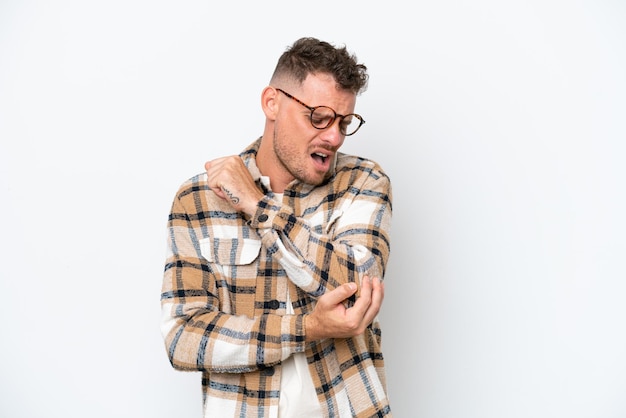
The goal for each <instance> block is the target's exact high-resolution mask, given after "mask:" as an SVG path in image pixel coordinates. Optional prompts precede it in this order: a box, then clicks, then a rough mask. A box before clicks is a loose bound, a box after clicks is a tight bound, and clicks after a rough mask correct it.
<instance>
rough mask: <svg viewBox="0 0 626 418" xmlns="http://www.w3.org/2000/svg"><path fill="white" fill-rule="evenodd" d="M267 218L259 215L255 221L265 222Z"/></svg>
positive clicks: (264, 215)
mask: <svg viewBox="0 0 626 418" xmlns="http://www.w3.org/2000/svg"><path fill="white" fill-rule="evenodd" d="M268 218H269V216H267V215H266V214H262V215H259V217H258V218H257V220H258V221H259V222H265V221H267V219H268Z"/></svg>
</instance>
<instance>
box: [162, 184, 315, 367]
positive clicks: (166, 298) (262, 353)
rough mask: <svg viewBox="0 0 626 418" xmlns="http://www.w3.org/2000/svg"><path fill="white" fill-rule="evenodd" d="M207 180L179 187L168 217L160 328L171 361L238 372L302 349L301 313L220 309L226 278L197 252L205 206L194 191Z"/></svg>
mask: <svg viewBox="0 0 626 418" xmlns="http://www.w3.org/2000/svg"><path fill="white" fill-rule="evenodd" d="M205 184H206V183H205V182H202V181H197V182H195V183H193V184H190V185H189V184H188V185H187V186H183V187H182V188H181V190H179V193H178V194H177V196H176V198H175V199H174V202H173V204H172V208H171V212H170V215H169V220H168V228H167V234H168V235H167V257H166V263H165V271H164V275H163V283H162V293H161V309H162V320H161V333H162V335H163V338H164V342H165V348H166V350H167V354H168V357H169V360H170V362H171V364H172V366H173V367H174V368H176V369H179V370H200V371H209V372H228V373H242V372H249V371H254V370H259V369H262V368H265V367H269V366H272V365H274V364H277V363H279V362H280V361H282V360H284V359H286V358H287V357H288V356H289V355H291V354H292V353H294V352H301V351H304V348H305V343H304V322H303V321H304V319H303V316H302V315H276V314H271V313H270V314H265V313H264V314H261V315H256V314H250V315H245V314H238V315H234V314H229V313H227V312H228V309H225V308H224V306H225V304H228V303H229V302H228V293H227V292H228V291H227V290H225V289H224V288H223V287H224V286H223V284H224V283H226V281H225V280H223V277H220V274H219V272H217V271H214V269H212V268H211V266H210V264H209V263H208V262H207V260H206V259H205V258H204V257H202V255H201V252H200V244H199V240H200V237H201V235H202V228H203V224H202V221H201V220H202V219H203V218H204V217H205V216H206V215H207V214H208V213H209V211H208V210H207V209H208V208H206V207H204V206H205V205H206V202H205V201H203V200H202V199H199V198H198V193H199V192H200V193H202V190H200V189H202V188H203V187H204V188H206V186H205ZM199 190H200V191H199ZM225 292H226V293H225Z"/></svg>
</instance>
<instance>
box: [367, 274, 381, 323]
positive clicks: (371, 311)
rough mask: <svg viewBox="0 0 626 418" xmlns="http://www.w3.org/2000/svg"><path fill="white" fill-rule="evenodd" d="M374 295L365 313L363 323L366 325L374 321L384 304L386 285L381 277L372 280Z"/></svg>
mask: <svg viewBox="0 0 626 418" xmlns="http://www.w3.org/2000/svg"><path fill="white" fill-rule="evenodd" d="M372 284H373V286H372V297H371V303H370V304H369V306H368V307H367V311H366V312H365V314H364V315H363V323H364V324H365V326H368V325H369V324H371V323H372V321H373V320H374V319H375V318H376V315H378V312H379V311H380V308H381V306H382V304H383V299H384V298H385V286H384V284H383V282H382V281H381V280H380V279H379V278H377V277H376V278H374V279H373V280H372Z"/></svg>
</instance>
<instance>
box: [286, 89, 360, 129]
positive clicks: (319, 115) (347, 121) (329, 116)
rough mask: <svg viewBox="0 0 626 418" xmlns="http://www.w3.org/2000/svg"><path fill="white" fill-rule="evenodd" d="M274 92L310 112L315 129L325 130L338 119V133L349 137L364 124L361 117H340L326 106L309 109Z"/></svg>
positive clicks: (307, 106) (310, 118) (354, 114)
mask: <svg viewBox="0 0 626 418" xmlns="http://www.w3.org/2000/svg"><path fill="white" fill-rule="evenodd" d="M276 90H278V91H279V92H281V93H283V94H284V95H285V96H287V97H289V98H290V99H292V100H295V101H296V102H298V103H300V104H301V105H302V106H304V107H306V108H307V109H309V110H310V111H311V115H310V116H309V120H310V121H311V125H313V127H314V128H315V129H326V128H328V127H329V126H330V125H332V124H333V123H334V122H335V119H337V118H339V132H341V134H342V135H345V136H350V135H354V134H355V133H356V131H358V130H359V128H360V127H361V125H363V124H364V123H365V120H364V119H363V118H362V117H361V115H357V114H356V113H350V114H349V115H340V114H338V113H337V112H335V111H334V110H333V109H332V108H330V107H328V106H315V107H311V106H309V105H307V104H305V103H303V102H302V101H300V100H298V99H296V98H295V97H293V96H292V95H291V94H289V93H287V92H286V91H284V90H282V89H279V88H277V89H276Z"/></svg>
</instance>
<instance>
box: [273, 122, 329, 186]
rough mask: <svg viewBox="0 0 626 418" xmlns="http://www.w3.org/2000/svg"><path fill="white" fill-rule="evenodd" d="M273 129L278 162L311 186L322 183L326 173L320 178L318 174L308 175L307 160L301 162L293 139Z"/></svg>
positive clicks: (299, 179)
mask: <svg viewBox="0 0 626 418" xmlns="http://www.w3.org/2000/svg"><path fill="white" fill-rule="evenodd" d="M282 138H283V140H282V141H281V136H280V135H279V133H278V132H277V130H276V129H274V141H273V144H274V147H273V148H274V155H275V156H276V159H277V160H278V163H279V164H280V165H281V166H282V167H283V168H284V169H285V170H287V172H289V174H291V175H292V176H293V177H294V178H295V179H296V180H298V181H300V182H302V183H305V184H309V185H312V186H318V185H320V184H322V183H323V182H324V181H325V180H326V179H327V178H328V176H329V174H328V173H324V175H323V176H322V178H320V177H318V176H312V175H309V174H308V172H307V168H308V161H305V163H304V164H302V163H301V160H302V155H301V154H300V152H299V150H298V149H297V147H296V146H295V145H294V142H295V141H290V140H289V139H287V138H286V137H284V136H283V137H282Z"/></svg>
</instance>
